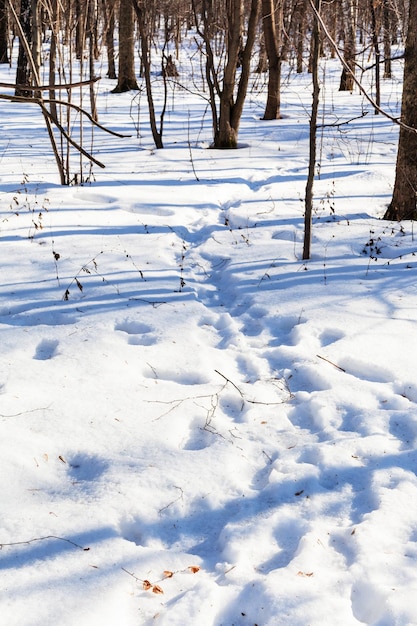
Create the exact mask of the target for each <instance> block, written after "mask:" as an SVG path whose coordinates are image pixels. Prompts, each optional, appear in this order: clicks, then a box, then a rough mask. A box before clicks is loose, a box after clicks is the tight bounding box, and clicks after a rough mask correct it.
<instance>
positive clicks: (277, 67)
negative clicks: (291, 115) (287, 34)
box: [262, 0, 283, 120]
mask: <svg viewBox="0 0 417 626" xmlns="http://www.w3.org/2000/svg"><path fill="white" fill-rule="evenodd" d="M282 22H283V3H282V0H262V25H263V31H264V40H265V49H266V54H267V56H268V70H269V74H268V96H267V100H266V106H265V113H264V116H263V119H264V120H277V119H279V118H280V107H281V98H280V91H281V44H282Z"/></svg>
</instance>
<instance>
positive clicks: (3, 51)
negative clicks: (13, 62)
mask: <svg viewBox="0 0 417 626" xmlns="http://www.w3.org/2000/svg"><path fill="white" fill-rule="evenodd" d="M0 63H9V25H8V14H7V6H6V0H0Z"/></svg>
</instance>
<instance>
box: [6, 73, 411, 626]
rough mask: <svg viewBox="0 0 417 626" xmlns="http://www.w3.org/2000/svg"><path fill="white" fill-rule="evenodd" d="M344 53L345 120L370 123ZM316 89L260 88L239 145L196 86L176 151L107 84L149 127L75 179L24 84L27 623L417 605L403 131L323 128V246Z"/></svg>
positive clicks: (17, 459) (315, 625) (21, 235)
mask: <svg viewBox="0 0 417 626" xmlns="http://www.w3.org/2000/svg"><path fill="white" fill-rule="evenodd" d="M331 67H332V66H331V64H330V65H329V66H328V68H331ZM2 72H3V76H4V80H9V81H12V80H13V77H12V73H11V71H9V70H8V68H2ZM9 72H10V73H9ZM328 72H329V75H328V76H327V82H326V90H327V91H325V90H323V93H322V96H323V98H324V100H323V103H324V108H325V111H324V116H323V120H324V119H325V120H326V121H341V120H342V121H343V120H347V119H351V118H353V117H355V116H357V115H361V111H362V108H363V107H364V106H366V105H365V103H364V102H363V99H362V97H360V96H359V95H357V94H353V95H352V94H340V93H338V92H337V83H338V78H339V68H338V67H337V66H336V67H335V68H334V73H333V74H331V73H330V70H329V69H328ZM399 76H401V67H400V66H397V74H396V80H393V81H387V82H385V83H384V90H385V91H384V98H385V101H384V102H385V104H387V102H389V103H391V104H390V106H391V110H392V111H395V112H398V105H399V101H400V93H401V85H400V84H399V82H398V78H399ZM183 79H184V80H185V78H184V77H183ZM309 80H310V79H309V77H308V76H306V75H305V76H291V77H290V79H289V80H288V83H287V84H286V86H285V90H284V92H283V114H284V118H283V119H282V120H279V121H276V122H269V123H265V122H262V121H260V119H259V118H260V116H261V115H262V112H263V105H264V102H265V92H263V93H261V94H257V93H256V91H254V92H253V93H252V94H251V95H250V97H249V99H248V103H247V107H246V110H245V115H244V118H243V121H242V127H241V133H240V140H241V142H242V147H241V148H240V149H239V150H237V151H234V152H220V151H214V150H208V149H207V146H208V144H209V142H210V137H211V131H210V120H209V116H206V118H205V121H204V124H203V125H202V123H201V119H202V115H203V111H204V107H205V102H204V101H202V100H199V99H198V98H197V97H194V98H193V97H192V96H191V94H190V93H186V92H184V91H180V90H177V91H176V93H175V99H173V101H172V103H171V109H170V110H169V113H168V118H167V123H166V131H165V145H166V148H165V149H164V150H160V151H155V150H154V149H153V148H152V141H151V137H150V135H149V131H148V128H147V123H146V113H145V109H144V106H145V105H144V102H142V104H141V106H142V108H143V110H142V112H141V119H142V118H143V121H142V122H141V124H142V125H141V128H140V135H141V136H140V137H137V136H136V132H135V129H134V125H133V122H132V114H131V105H132V97H133V94H119V95H111V94H109V90H110V89H111V88H112V86H113V84H111V83H110V82H109V81H105V80H103V81H102V83H101V85H100V88H99V89H100V93H99V99H98V101H99V111H102V112H103V113H101V114H100V115H101V121H102V123H104V124H107V125H108V126H110V127H112V128H116V129H117V130H120V131H122V132H124V133H125V134H132V137H130V138H126V139H123V140H119V139H116V138H114V137H109V136H107V135H106V136H103V135H101V134H100V133H97V135H96V138H95V146H96V150H97V152H96V154H97V156H98V158H100V159H101V160H102V161H104V162H105V163H106V165H107V167H106V169H105V170H103V171H96V170H95V178H96V180H95V182H93V184H91V185H84V186H80V187H69V188H61V187H60V186H59V185H58V184H57V175H56V171H55V166H54V162H53V159H52V157H51V152H50V148H49V146H48V142H47V141H46V137H47V135H46V131H45V130H44V128H43V126H42V120H41V118H40V115H39V114H38V113H37V112H36V111H35V110H34V109H33V108H30V107H27V108H25V107H22V108H19V107H18V106H17V105H16V104H13V105H12V104H7V103H6V102H4V103H2V105H1V106H2V107H3V110H4V113H3V115H2V120H3V121H2V125H3V132H2V135H1V138H0V144H1V153H2V172H1V193H2V196H1V197H2V205H1V223H0V226H1V230H0V237H1V245H0V254H1V277H2V280H1V285H0V289H1V299H0V329H1V346H2V347H1V356H0V393H1V397H0V399H1V405H0V428H1V438H0V458H1V475H0V481H1V499H2V507H1V508H2V515H1V522H0V544H1V551H0V567H1V591H0V615H1V618H0V621H1V623H2V624H5V625H6V624H7V625H8V626H17V625H19V626H40V625H42V626H43V625H45V624H47V625H52V624H60V626H74V625H77V626H87V625H88V626H95V625H97V626H98V625H100V626H114V625H116V624H117V625H122V626H131V625H132V626H133V625H135V626H137V625H150V624H160V625H164V626H166V625H170V626H176V625H184V624H185V625H188V624H190V625H191V624H193V625H194V624H198V625H199V626H232V625H234V626H245V625H250V626H253V625H254V624H257V625H258V626H261V625H262V626H279V625H291V626H308V625H310V626H323V625H331V626H333V625H334V624H335V623H337V624H338V626H353V625H355V624H373V625H378V626H392V625H398V626H409V625H415V624H417V603H416V602H415V592H416V588H417V567H416V560H417V477H416V469H417V449H416V439H417V404H416V403H417V382H416V378H415V371H416V354H417V334H416V321H417V286H416V273H417V269H416V259H415V251H416V248H417V245H416V243H415V241H414V237H413V228H412V225H410V224H403V225H400V224H391V223H386V222H383V221H381V220H380V218H381V216H382V215H383V212H384V210H385V206H386V204H387V203H388V202H389V199H390V194H391V192H392V184H393V179H394V165H395V155H396V148H397V137H398V132H397V129H396V128H395V127H394V126H393V125H392V124H390V122H389V121H387V120H385V119H384V118H383V117H382V116H374V115H373V112H372V111H370V112H369V114H368V115H367V116H366V117H361V118H358V119H357V120H354V121H352V122H350V123H349V124H348V125H346V126H344V127H333V128H332V127H327V128H326V129H324V130H323V132H322V133H321V134H320V141H319V144H320V154H319V162H320V177H318V178H317V180H316V183H315V189H314V190H315V210H314V225H313V247H312V251H313V257H312V259H311V260H310V261H308V262H303V261H301V252H302V236H303V208H304V207H303V198H304V188H305V181H306V173H307V154H308V108H309V103H310V99H311V85H310V82H309ZM325 94H326V95H325ZM330 94H331V95H330ZM22 128H26V129H27V131H26V132H27V134H26V135H25V136H23V134H22V130H21V129H22ZM16 133H17V134H16ZM193 168H194V169H193ZM197 178H198V180H197Z"/></svg>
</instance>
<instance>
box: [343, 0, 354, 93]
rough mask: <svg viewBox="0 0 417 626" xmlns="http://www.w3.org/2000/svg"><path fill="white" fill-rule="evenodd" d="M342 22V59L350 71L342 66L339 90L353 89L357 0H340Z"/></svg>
mask: <svg viewBox="0 0 417 626" xmlns="http://www.w3.org/2000/svg"><path fill="white" fill-rule="evenodd" d="M342 12H343V22H344V55H343V56H344V59H345V62H346V64H347V66H348V68H349V70H350V71H348V70H347V69H346V67H343V70H342V76H341V78H340V87H339V91H353V87H354V84H355V83H354V80H353V76H354V74H355V55H356V23H357V13H358V0H342Z"/></svg>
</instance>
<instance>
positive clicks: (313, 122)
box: [303, 0, 321, 260]
mask: <svg viewBox="0 0 417 626" xmlns="http://www.w3.org/2000/svg"><path fill="white" fill-rule="evenodd" d="M314 7H315V9H316V11H317V13H320V7H321V0H314ZM311 45H312V55H311V58H312V64H311V72H312V78H313V102H312V105H311V117H310V141H309V161H308V176H307V183H306V192H305V213H304V245H303V259H304V260H306V259H309V258H310V250H311V224H312V215H313V183H314V172H315V169H316V152H317V116H318V108H319V97H320V84H319V71H318V70H319V57H320V27H319V22H318V19H317V16H316V14H314V22H313V32H312V36H311Z"/></svg>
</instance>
